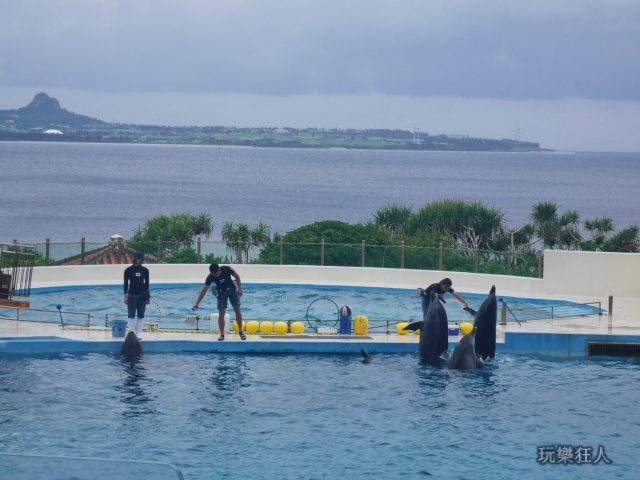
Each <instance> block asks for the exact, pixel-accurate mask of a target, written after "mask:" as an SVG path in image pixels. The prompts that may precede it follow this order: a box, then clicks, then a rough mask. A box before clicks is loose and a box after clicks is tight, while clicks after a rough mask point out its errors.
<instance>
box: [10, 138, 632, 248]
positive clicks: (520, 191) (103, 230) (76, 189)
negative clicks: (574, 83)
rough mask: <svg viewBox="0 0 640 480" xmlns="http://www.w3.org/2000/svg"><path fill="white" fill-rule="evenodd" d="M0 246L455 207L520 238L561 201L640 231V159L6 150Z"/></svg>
mask: <svg viewBox="0 0 640 480" xmlns="http://www.w3.org/2000/svg"><path fill="white" fill-rule="evenodd" d="M0 169H1V171H2V175H0V211H1V212H2V215H0V241H2V242H10V241H12V240H13V239H16V240H18V242H20V243H41V242H44V241H45V239H46V238H49V239H51V241H52V242H77V241H79V240H80V238H81V237H85V238H86V239H87V241H96V242H103V241H106V240H108V238H109V237H110V236H111V235H113V234H121V235H124V236H125V237H129V236H131V235H132V234H133V233H134V231H135V229H136V228H137V227H138V226H140V225H143V224H144V222H145V221H146V220H147V219H148V218H149V217H152V216H154V215H160V214H169V213H176V212H193V213H199V212H206V213H209V214H210V215H211V217H212V219H213V222H214V231H213V235H212V237H211V240H217V239H219V233H220V229H221V227H222V225H223V224H224V222H226V221H233V222H245V223H249V224H256V223H258V222H260V221H263V222H265V223H266V224H267V225H269V226H270V227H271V231H272V233H274V232H279V233H286V232H287V231H290V230H292V229H294V228H297V227H300V226H303V225H307V224H309V223H312V222H315V221H320V220H340V221H344V222H349V223H356V222H366V221H370V220H372V219H373V215H374V213H375V211H376V210H377V209H379V208H381V207H384V206H385V205H387V204H389V203H401V204H405V205H407V206H410V207H412V208H413V209H414V210H417V209H419V208H420V207H421V206H423V205H424V204H426V203H428V202H431V201H435V200H442V199H445V198H458V199H463V200H466V201H481V202H483V203H484V204H486V205H488V206H493V207H497V208H500V209H501V210H502V211H504V213H505V220H506V222H507V223H508V224H509V225H510V226H511V227H517V226H519V225H521V224H523V223H526V222H527V221H528V219H529V215H530V213H531V209H532V207H533V205H534V204H536V203H537V202H540V201H555V202H557V203H558V205H559V207H560V211H561V212H563V211H566V210H576V211H577V212H578V213H579V214H580V217H581V219H583V220H585V219H594V218H597V217H602V216H608V217H611V218H612V219H613V220H614V223H615V226H616V229H619V228H623V227H626V226H629V225H634V224H640V207H638V202H637V199H636V196H637V189H638V185H637V181H638V178H640V153H611V152H561V151H545V152H521V153H520V152H519V153H511V152H447V151H405V150H355V149H353V150H352V149H334V148H332V149H306V148H305V149H297V148H255V147H235V146H221V147H218V146H191V145H162V144H160V145H157V144H156V145H146V144H145V145H141V144H100V143H41V142H0Z"/></svg>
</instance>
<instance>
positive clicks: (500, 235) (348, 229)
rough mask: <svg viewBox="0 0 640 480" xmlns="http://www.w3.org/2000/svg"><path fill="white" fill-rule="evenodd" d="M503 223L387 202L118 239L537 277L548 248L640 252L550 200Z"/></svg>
mask: <svg viewBox="0 0 640 480" xmlns="http://www.w3.org/2000/svg"><path fill="white" fill-rule="evenodd" d="M504 217H505V212H503V211H502V210H501V209H499V208H495V207H490V206H487V205H485V204H483V203H482V202H467V201H463V200H459V199H444V200H439V201H434V202H429V203H427V204H425V205H423V206H422V207H421V208H419V209H417V210H415V211H414V210H413V209H412V208H410V207H408V206H406V205H402V204H393V203H391V204H388V205H386V206H384V207H382V208H379V209H378V210H377V211H375V212H374V213H373V215H372V219H371V220H369V221H366V222H361V223H353V224H351V223H346V222H341V221H337V220H325V221H319V222H314V223H311V224H307V225H302V226H300V227H297V228H294V229H292V230H290V231H288V232H285V233H283V234H281V233H273V234H272V233H271V230H270V227H269V226H268V225H267V224H265V223H264V222H259V223H258V224H257V225H249V224H247V223H243V222H230V221H227V222H225V223H223V224H222V227H221V228H220V235H219V236H220V237H221V239H222V241H213V240H211V239H210V237H211V236H212V234H213V232H214V227H215V225H214V222H213V220H212V215H211V214H209V213H205V212H201V213H198V214H192V213H174V214H171V215H158V216H154V217H152V218H149V219H148V220H147V221H146V222H145V224H144V225H141V226H139V227H138V228H137V229H136V230H135V232H134V234H133V235H132V236H131V237H130V238H127V239H121V242H122V243H121V245H120V247H121V248H126V249H129V250H143V251H144V252H145V253H147V254H148V255H152V256H153V257H154V260H157V261H158V262H162V263H213V262H216V263H258V264H282V263H284V264H288V265H333V266H371V267H387V268H416V269H433V270H437V269H446V270H450V271H468V272H474V271H475V272H483V273H498V274H507V275H519V276H533V277H535V276H540V274H541V268H542V265H541V262H542V256H541V251H542V250H544V249H550V250H554V249H555V250H573V251H603V252H621V253H637V252H640V228H639V227H638V226H637V225H632V226H629V227H625V228H622V229H619V230H616V229H615V224H614V222H613V220H612V219H611V218H609V217H601V218H594V219H584V220H583V219H582V218H581V217H580V215H579V213H578V212H577V211H575V210H564V211H563V210H561V208H560V207H559V206H558V204H557V203H555V202H553V201H544V202H539V203H537V204H535V205H533V207H532V210H531V214H530V218H529V222H527V223H525V224H522V225H519V226H516V227H513V226H510V225H508V224H507V223H506V222H505V220H504ZM99 247H104V245H103V244H100V245H99ZM37 248H38V251H39V252H40V253H39V255H38V258H37V260H36V263H37V264H38V265H49V264H58V265H60V264H65V260H66V258H61V259H56V260H55V261H54V260H53V258H52V257H53V256H52V255H51V254H50V245H49V243H47V245H46V247H42V246H40V245H39V246H38V247H37ZM81 248H82V252H83V253H82V254H81V255H82V259H84V258H89V254H88V253H86V255H85V245H84V244H83V245H82V247H81ZM114 248H116V247H114ZM78 257H79V255H78V254H75V255H74V256H73V258H74V259H75V260H78ZM82 259H81V260H80V261H79V263H83V262H82Z"/></svg>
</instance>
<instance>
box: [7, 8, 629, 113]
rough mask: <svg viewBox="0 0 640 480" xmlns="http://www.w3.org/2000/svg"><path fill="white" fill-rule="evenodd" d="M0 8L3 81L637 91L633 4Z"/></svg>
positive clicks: (137, 87) (418, 91)
mask: <svg viewBox="0 0 640 480" xmlns="http://www.w3.org/2000/svg"><path fill="white" fill-rule="evenodd" d="M528 3H531V4H532V5H529V4H528ZM1 11H2V16H1V17H0V87H4V88H24V87H27V88H29V87H36V86H39V85H49V86H51V87H54V88H68V89H78V90H94V91H96V90H97V91H103V92H119V93H126V92H165V91H172V92H184V93H229V92H237V93H242V94H257V95H292V94H311V93H314V92H317V93H320V94H385V95H406V96H416V97H439V96H446V97H468V98H474V97H475V98H487V97H489V98H496V99H511V100H524V99H564V98H574V97H581V98H585V99H595V100H625V99H632V100H640V89H638V87H637V85H639V84H640V55H638V47H639V46H640V21H639V20H640V3H639V2H637V1H633V0H629V1H615V0H614V1H607V2H603V1H587V0H583V1H577V0H563V1H561V2H557V1H536V2H524V1H523V2H521V1H509V0H501V1H498V0H493V1H492V0H489V1H472V0H468V1H461V0H449V1H444V0H442V1H429V2H427V1H418V0H407V1H404V2H394V1H389V0H371V1H351V2H344V1H338V0H325V1H323V2H317V1H310V0H298V1H294V0H286V1H285V0H278V1H272V2H266V1H260V0H246V1H242V0H227V1H221V0H217V1H215V2H204V1H195V0H188V1H181V2H168V1H150V0H147V1H141V0H139V1H133V2H131V1H116V0H103V1H92V2H84V1H81V0H75V1H71V0H58V1H56V2H36V1H21V2H14V1H10V0H4V1H3V2H2V5H1Z"/></svg>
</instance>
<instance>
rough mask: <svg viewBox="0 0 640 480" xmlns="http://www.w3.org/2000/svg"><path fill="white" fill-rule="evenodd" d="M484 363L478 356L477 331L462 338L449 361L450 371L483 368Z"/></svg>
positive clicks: (474, 330)
mask: <svg viewBox="0 0 640 480" xmlns="http://www.w3.org/2000/svg"><path fill="white" fill-rule="evenodd" d="M482 367H484V363H482V360H480V359H479V358H478V357H477V356H476V329H475V328H474V329H473V331H472V332H471V333H468V334H466V335H465V336H464V337H462V340H460V342H458V345H456V348H455V350H454V351H453V353H452V354H451V358H450V359H449V369H450V370H472V369H474V368H482Z"/></svg>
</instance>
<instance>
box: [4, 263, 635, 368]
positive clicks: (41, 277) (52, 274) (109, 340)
mask: <svg viewBox="0 0 640 480" xmlns="http://www.w3.org/2000/svg"><path fill="white" fill-rule="evenodd" d="M149 267H150V270H151V275H152V279H153V280H152V283H153V284H158V283H164V284H172V283H185V282H187V283H198V282H201V281H202V280H203V278H204V276H205V274H206V270H207V268H206V265H150V266H149ZM638 267H640V255H638V254H603V253H597V254H594V253H585V252H580V253H579V254H578V253H576V252H556V251H552V252H545V278H544V279H531V278H520V277H509V276H504V275H487V274H470V273H459V272H440V271H438V272H433V271H417V270H401V269H381V268H357V267H355V268H354V267H309V266H274V265H242V266H237V269H238V271H239V272H240V273H241V274H242V278H243V281H244V282H245V283H256V284H259V283H269V284H273V283H283V284H312V285H344V286H372V287H387V288H403V289H412V288H415V287H416V285H425V284H428V283H430V282H432V281H437V280H438V279H440V278H442V277H444V276H449V277H451V278H453V279H454V282H455V285H456V288H457V290H458V291H459V292H470V293H483V292H487V291H488V288H489V286H490V285H496V287H497V289H498V294H499V296H503V295H504V296H505V297H507V296H514V297H525V298H541V299H548V300H568V301H572V302H576V303H587V302H598V301H599V302H601V304H602V306H603V307H604V308H607V306H608V295H613V294H615V295H617V296H616V297H615V300H614V303H613V308H612V311H611V312H608V313H610V315H608V314H606V315H602V316H597V315H596V316H579V317H568V318H562V319H554V320H551V319H550V320H535V321H529V322H527V323H522V325H518V324H517V323H513V322H511V321H509V323H508V324H507V325H506V326H502V325H498V336H497V342H498V345H497V350H498V352H505V353H526V354H541V355H552V356H557V357H562V358H568V357H581V356H586V355H588V344H589V342H601V343H632V344H640V291H639V290H638V285H639V284H640V283H639V282H638V277H637V275H638V274H637V272H638ZM121 275H122V267H121V266H119V265H118V266H79V267H40V268H36V269H34V279H33V287H34V288H48V287H63V288H65V287H68V286H74V285H118V284H120V283H121V282H122V277H121ZM416 308H419V306H416ZM509 320H510V319H509ZM217 338H218V333H207V332H202V331H200V332H193V331H185V332H176V331H162V330H161V331H159V332H156V331H149V332H147V331H145V332H144V333H143V335H142V341H143V348H144V350H145V352H148V353H153V352H193V351H201V352H234V353H253V352H257V353H353V354H359V352H360V349H361V348H365V349H367V351H369V352H370V353H415V352H417V351H418V340H419V338H418V336H417V335H413V334H408V335H397V334H395V333H391V334H385V333H382V334H380V333H372V334H369V335H366V336H355V335H354V336H351V337H348V338H343V337H342V336H337V335H336V336H331V335H314V334H308V333H307V335H304V336H297V335H287V336H284V337H283V336H277V335H248V336H247V340H246V341H240V339H239V337H238V336H237V335H234V334H227V338H226V340H225V341H224V342H218V341H217ZM459 338H460V337H449V342H450V344H449V347H450V350H452V349H453V348H454V347H455V344H456V343H457V342H458V341H459ZM121 343H122V339H120V338H113V337H112V336H111V332H110V331H108V330H105V329H104V328H102V329H101V328H90V329H88V328H79V327H69V326H68V327H66V328H65V329H64V330H63V329H62V328H61V327H60V326H59V325H57V324H47V323H35V322H23V321H20V322H16V321H14V320H0V355H11V354H23V355H33V354H56V353H88V352H102V353H119V352H120V348H121Z"/></svg>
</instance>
